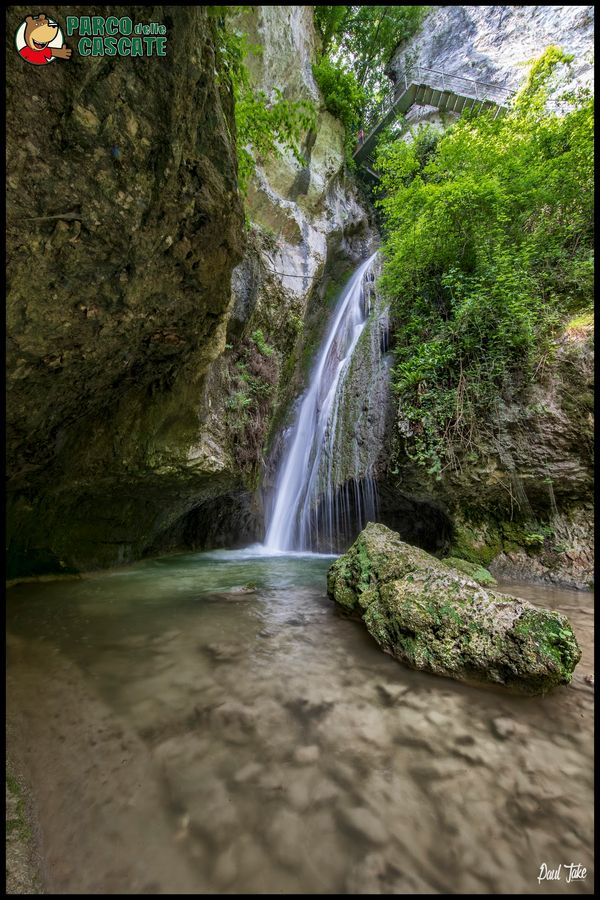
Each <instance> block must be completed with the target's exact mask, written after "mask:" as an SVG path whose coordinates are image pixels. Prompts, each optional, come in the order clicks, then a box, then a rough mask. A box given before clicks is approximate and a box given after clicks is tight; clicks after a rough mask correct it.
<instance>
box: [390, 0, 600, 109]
mask: <svg viewBox="0 0 600 900" xmlns="http://www.w3.org/2000/svg"><path fill="white" fill-rule="evenodd" d="M551 44H556V45H558V46H560V47H562V48H563V50H564V51H565V53H572V54H573V55H574V57H575V59H574V60H573V63H572V65H571V66H570V69H569V74H568V77H567V78H566V80H565V83H564V85H563V86H562V88H561V91H564V90H572V89H575V88H578V87H584V86H585V87H591V86H593V80H594V7H593V6H432V7H431V8H430V12H429V14H428V15H427V16H426V17H425V19H424V20H423V23H422V25H421V28H420V29H419V31H418V32H417V33H416V34H415V36H414V37H413V38H411V39H410V40H409V41H406V42H405V43H404V44H402V45H401V46H399V47H398V49H397V51H396V53H395V54H394V56H393V58H392V59H391V60H390V62H389V64H388V66H387V74H388V75H389V76H390V77H391V78H392V79H394V80H395V79H396V78H397V77H400V76H401V75H402V73H404V72H405V71H406V70H407V69H410V68H411V66H423V67H424V68H429V69H436V70H438V71H440V72H444V73H446V74H448V75H459V76H461V77H462V78H471V79H473V80H474V81H481V82H488V83H490V84H495V85H499V86H501V87H504V88H508V89H509V90H517V89H518V88H519V87H521V85H522V84H523V82H524V80H525V78H526V77H527V72H528V68H529V67H528V63H529V62H531V61H532V60H533V59H535V58H536V57H538V56H539V55H540V54H541V53H543V51H544V50H545V49H546V47H549V46H550V45H551ZM559 93H560V91H557V92H556V93H555V94H553V95H551V96H558V94H559ZM456 118H457V116H456V114H455V113H452V112H445V113H443V114H441V115H440V113H439V111H438V110H436V109H435V108H434V107H432V106H426V107H424V106H414V107H413V108H412V109H411V110H410V111H409V113H408V115H407V121H409V122H417V121H418V122H430V123H432V124H443V123H444V122H451V121H453V120H454V119H456Z"/></svg>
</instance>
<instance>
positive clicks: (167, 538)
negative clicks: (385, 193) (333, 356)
mask: <svg viewBox="0 0 600 900" xmlns="http://www.w3.org/2000/svg"><path fill="white" fill-rule="evenodd" d="M233 23H234V27H235V28H236V29H238V30H239V31H241V32H244V33H245V34H247V36H248V42H249V44H250V45H260V46H261V47H262V51H261V52H260V53H249V54H248V56H247V58H246V64H247V66H248V69H249V71H250V76H251V81H252V84H253V86H254V87H255V88H256V90H261V91H264V93H265V94H266V95H267V96H268V97H271V96H274V89H276V88H278V89H284V96H285V98H286V99H288V100H292V101H298V100H309V101H312V102H313V103H314V104H315V107H316V110H317V123H316V127H315V129H314V130H312V131H309V132H307V133H306V134H305V135H304V136H303V138H302V141H301V150H302V154H303V156H304V160H305V162H304V164H302V163H299V162H298V161H297V160H296V159H295V158H294V156H293V154H292V153H291V152H288V151H284V152H283V153H282V155H281V156H280V157H278V158H275V157H269V158H266V159H259V160H257V167H256V172H255V175H254V177H253V179H252V181H251V183H250V186H249V191H248V198H247V213H248V217H249V218H250V220H251V225H250V230H249V234H248V244H247V249H246V254H245V256H244V259H243V261H242V262H241V263H240V264H239V265H238V266H237V267H236V268H235V269H234V271H233V277H232V308H231V314H230V319H229V323H228V327H227V347H226V350H225V352H224V353H223V354H222V355H221V356H220V357H219V359H218V360H216V361H215V363H214V364H213V365H212V366H211V370H210V373H209V376H208V377H207V379H206V382H205V386H204V390H203V394H202V399H201V404H200V412H199V429H198V435H197V439H196V441H195V448H196V449H195V450H194V452H195V453H198V454H199V455H201V456H203V457H205V458H211V459H212V461H213V465H214V471H213V477H215V478H220V479H221V480H222V481H223V483H226V482H227V483H229V484H232V485H233V488H232V489H231V490H228V492H227V495H225V494H219V495H218V496H217V497H215V498H214V499H212V498H209V497H206V498H201V499H200V502H199V504H198V505H197V506H196V507H195V509H194V510H192V511H190V512H189V513H188V512H186V513H185V514H184V515H183V516H182V517H181V518H180V520H178V521H177V522H176V523H175V524H174V526H173V527H171V528H170V529H169V530H168V532H165V533H164V534H162V535H160V536H159V542H160V541H162V545H163V546H164V547H171V546H173V547H176V546H180V547H181V546H188V547H190V548H194V549H196V548H205V547H208V546H223V547H227V546H229V547H231V546H236V545H244V544H248V543H251V542H252V541H257V540H261V539H262V537H263V535H264V530H263V529H264V522H263V520H264V512H263V505H262V493H261V492H257V491H256V488H257V486H258V484H259V481H260V482H261V483H262V485H263V487H264V492H265V495H267V496H268V495H269V492H270V490H271V488H272V481H273V475H274V472H275V470H276V466H277V462H278V459H279V455H280V451H281V446H282V441H281V432H282V426H283V425H284V424H285V421H286V416H289V414H290V411H291V407H292V404H293V402H294V400H295V399H296V398H297V397H298V395H299V394H300V393H301V392H302V389H303V387H304V385H305V383H306V377H307V375H308V371H309V368H310V362H311V360H312V358H313V357H314V353H315V351H316V348H317V345H318V343H319V341H320V338H321V336H322V334H323V330H324V327H325V325H326V322H327V318H328V316H329V315H330V313H331V312H332V310H333V306H334V304H335V301H336V299H337V297H338V295H339V291H340V289H341V287H342V285H343V282H344V280H345V277H346V276H347V275H348V274H349V273H350V272H351V271H353V270H354V269H355V268H356V265H357V264H358V263H359V261H360V260H361V259H363V258H366V257H367V256H369V255H370V253H372V252H373V249H374V246H373V244H374V238H375V234H374V229H373V226H372V224H371V222H370V220H369V214H368V212H367V210H366V209H365V204H364V203H363V202H362V201H361V198H360V196H359V193H358V190H357V187H356V184H355V183H354V181H353V180H352V179H351V178H349V177H347V176H346V175H345V166H344V129H343V126H342V124H341V123H340V122H339V121H338V120H337V119H335V118H334V117H333V116H331V115H330V114H329V113H328V112H327V111H326V110H325V108H324V107H323V105H322V99H321V96H320V93H319V89H318V87H317V85H316V83H315V80H314V77H313V74H312V63H313V62H314V61H315V58H316V43H317V37H316V34H315V30H314V26H313V12H312V8H311V7H307V6H275V7H270V6H257V7H245V8H241V11H240V12H239V13H237V14H236V16H235V18H234V19H233ZM257 333H258V334H259V337H258V342H257ZM265 345H266V349H265Z"/></svg>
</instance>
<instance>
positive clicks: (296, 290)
mask: <svg viewBox="0 0 600 900" xmlns="http://www.w3.org/2000/svg"><path fill="white" fill-rule="evenodd" d="M144 9H145V8H144ZM29 12H30V10H29V9H26V8H24V7H13V8H12V9H11V12H10V16H9V18H10V22H9V26H10V27H9V29H8V31H9V32H10V39H11V41H12V35H13V33H14V30H15V28H16V27H17V25H18V23H19V22H20V21H21V20H22V18H23V17H24V16H25V15H26V14H27V13H29ZM79 12H81V13H82V14H84V13H85V10H83V8H82V10H78V8H75V7H74V8H72V9H71V8H70V9H69V13H70V14H73V15H78V14H79ZM95 12H96V13H97V14H98V15H102V14H108V12H110V13H111V14H115V8H113V7H111V8H110V10H108V8H107V9H104V8H98V9H96V10H95ZM122 14H123V15H129V16H131V17H132V18H133V19H134V20H136V21H137V20H139V19H147V18H148V13H147V12H143V11H142V9H141V8H133V7H132V8H125V7H123V8H122ZM136 16H137V19H136ZM151 17H152V19H153V20H154V21H161V22H163V23H164V24H165V25H166V27H167V34H168V47H169V52H168V54H167V57H165V58H157V57H153V58H141V59H140V58H136V59H127V58H114V57H113V58H109V57H104V58H96V59H91V58H87V59H83V58H81V57H79V56H78V55H77V54H76V53H74V54H73V56H72V58H71V59H70V60H69V61H62V60H61V61H59V63H58V64H57V65H53V66H50V67H47V68H48V70H47V71H39V70H38V67H34V66H30V65H26V64H25V63H24V62H23V60H21V59H20V58H19V56H18V55H17V54H15V53H14V51H13V50H12V44H11V49H10V51H8V52H7V59H8V66H7V88H8V123H7V124H8V129H7V133H8V135H9V154H8V195H7V196H8V281H9V295H8V331H9V335H8V338H9V343H8V445H7V446H8V465H9V503H8V526H9V560H10V561H9V574H10V575H11V576H20V575H28V574H35V573H42V572H67V571H72V570H79V569H87V568H94V567H97V566H105V565H112V564H115V563H117V562H124V561H130V560H133V559H136V558H139V557H140V556H141V555H144V554H145V553H149V552H155V551H158V550H162V549H165V548H167V547H169V546H177V547H180V546H182V545H183V546H185V545H193V546H196V545H198V543H199V544H200V545H203V544H204V543H205V542H206V540H207V539H208V536H209V535H210V541H211V543H214V542H216V543H217V544H218V543H219V542H220V535H221V538H222V541H221V542H223V541H225V540H226V541H227V542H230V541H232V540H236V539H237V540H240V541H244V540H245V539H246V538H252V539H256V538H260V536H261V535H260V528H261V512H260V504H259V505H258V506H257V500H256V498H255V497H254V495H253V493H252V490H251V489H252V488H254V487H256V484H257V479H258V476H259V474H260V470H261V466H262V465H263V457H264V450H265V446H266V441H267V438H268V434H269V430H271V432H272V433H275V429H274V427H273V425H274V416H275V415H276V414H277V411H279V413H278V415H279V416H282V415H284V414H285V410H286V409H287V407H288V405H289V403H290V401H291V399H292V397H293V396H294V395H295V393H297V391H298V389H299V386H300V384H301V380H302V377H303V373H304V374H305V370H304V369H303V366H302V359H303V352H304V355H307V354H308V352H309V350H310V347H308V348H305V350H304V351H303V349H302V346H303V345H302V341H301V340H300V339H299V333H300V331H301V330H302V329H303V326H304V324H305V322H306V321H308V331H309V333H310V334H313V333H314V334H316V333H317V332H318V330H319V327H320V323H321V321H322V320H323V318H324V315H325V314H326V312H327V303H326V301H327V299H328V297H329V295H330V294H332V293H333V290H332V288H331V279H333V278H339V277H340V276H341V275H342V274H343V272H344V271H346V270H347V269H348V268H350V267H352V265H353V262H354V261H355V260H357V259H358V258H360V257H361V256H362V255H364V254H365V253H366V246H367V243H368V241H369V240H370V238H371V233H370V231H369V223H368V217H367V214H366V212H365V210H364V209H363V208H362V206H361V204H360V202H359V199H358V196H357V194H356V189H355V187H354V185H353V183H352V181H351V180H348V178H347V177H345V175H344V165H343V128H342V126H341V125H340V123H339V122H337V121H336V120H335V119H334V118H333V117H331V116H330V115H329V114H328V113H327V112H326V111H325V110H324V108H322V103H321V99H320V96H319V92H318V89H317V86H316V84H315V82H314V79H313V76H312V68H311V66H312V62H313V61H314V58H315V49H316V36H315V33H314V29H313V24H312V9H311V8H310V7H248V8H246V9H245V10H244V11H243V12H242V14H241V15H240V17H239V21H238V26H239V28H240V29H241V30H244V31H246V32H248V34H249V39H250V42H251V43H258V44H261V46H262V52H261V53H260V54H257V55H255V56H254V55H251V56H249V58H248V64H249V66H250V69H251V74H252V78H253V83H254V84H255V85H256V86H257V87H259V88H261V89H263V90H264V91H265V92H266V93H267V94H268V95H270V94H271V93H272V92H273V89H274V88H275V87H279V88H282V89H283V90H284V93H285V96H286V97H288V98H289V99H302V98H307V99H311V100H313V101H314V102H315V104H316V106H317V108H318V110H319V112H318V122H317V127H316V128H315V130H314V131H311V132H310V133H309V134H306V135H305V138H304V141H303V144H302V149H303V153H304V157H305V160H306V163H305V165H299V164H298V163H297V162H296V161H295V160H294V158H293V157H292V156H291V154H287V153H284V154H283V155H282V157H281V158H280V159H277V160H259V161H258V163H259V164H258V167H257V172H256V176H255V178H254V180H253V182H252V184H251V187H250V191H249V198H248V203H247V212H246V213H245V211H244V208H243V201H242V198H241V197H240V196H239V193H238V190H237V172H236V155H235V126H234V121H233V109H232V97H231V92H230V89H229V87H228V85H227V82H226V79H225V78H222V77H221V76H220V75H219V73H218V72H216V71H215V49H214V48H215V37H216V35H215V32H214V27H213V24H212V20H211V17H210V15H209V14H208V12H207V8H206V7H194V8H191V7H186V8H179V7H177V8H170V7H165V8H164V9H163V8H161V7H155V8H153V9H152V16H151ZM7 40H8V37H7ZM40 114H42V115H43V127H40ZM245 216H247V217H248V218H249V219H250V220H251V223H250V227H249V228H248V227H246V225H245V224H244V218H245ZM245 248H247V249H245ZM232 273H233V277H232ZM32 285H33V287H32ZM328 291H329V293H328ZM307 316H308V319H307ZM232 519H233V525H232ZM198 522H199V523H201V527H199V526H197V525H196V524H195V523H198ZM220 522H223V523H224V524H223V528H222V529H220V525H219V523H220ZM232 528H233V531H232Z"/></svg>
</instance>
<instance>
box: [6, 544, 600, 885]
mask: <svg viewBox="0 0 600 900" xmlns="http://www.w3.org/2000/svg"><path fill="white" fill-rule="evenodd" d="M331 560H332V557H324V556H318V555H310V554H283V553H274V554H270V555H265V553H264V550H263V548H260V547H258V548H249V549H248V550H246V551H215V552H211V553H197V554H185V555H175V556H168V557H163V558H160V559H154V560H147V561H143V562H140V563H136V564H135V565H132V566H129V567H127V568H123V569H119V570H114V571H111V572H107V573H102V574H97V575H96V574H94V575H88V576H86V577H83V578H81V579H80V580H74V581H54V582H47V583H22V584H18V585H15V586H14V587H12V588H11V589H10V590H9V592H8V610H7V615H8V705H9V720H10V721H11V723H12V725H13V726H14V733H15V735H16V737H15V738H14V741H15V744H14V746H13V747H12V748H11V750H12V752H13V755H15V756H16V757H17V758H19V759H20V760H21V762H22V764H23V769H24V771H25V772H26V773H27V777H28V780H29V783H30V786H31V790H32V793H33V797H34V798H35V807H36V811H37V818H38V824H39V836H40V844H41V852H42V859H43V862H44V873H43V874H44V878H45V882H46V891H47V892H49V893H62V892H64V893H77V892H80V893H101V892H107V893H159V894H160V893H208V892H215V893H261V892H265V893H321V892H322V893H427V892H430V893H438V892H449V893H461V892H466V893H469V892H471V893H478V892H481V893H516V892H527V893H548V892H554V893H565V892H568V893H571V892H573V893H592V892H593V888H594V881H593V849H592V848H593V691H594V689H593V678H591V677H590V676H591V673H592V671H593V656H592V646H593V598H592V595H591V594H587V593H578V592H574V591H566V590H558V589H552V588H547V587H541V586H532V585H502V586H501V587H500V590H504V591H506V592H510V593H515V594H517V595H519V596H523V597H525V598H526V599H529V600H531V601H532V602H534V603H539V604H540V605H544V606H548V607H553V608H556V609H559V610H561V611H562V612H564V613H565V614H566V615H567V616H568V617H569V618H570V620H571V622H572V624H573V627H574V629H575V631H576V633H577V636H578V639H579V641H580V643H581V646H582V649H583V658H582V661H581V663H580V664H579V666H578V667H577V669H576V671H575V676H574V679H573V683H572V684H571V685H570V686H569V687H566V688H561V689H559V690H557V691H555V692H554V693H552V694H551V695H548V696H546V697H543V698H526V697H517V696H513V695H510V694H507V693H505V692H503V691H501V690H499V689H493V688H486V687H481V688H478V687H467V686H465V685H462V684H460V683H458V682H454V681H451V680H448V679H444V678H439V677H435V676H430V675H426V674H424V673H419V672H413V671H411V670H409V669H407V668H405V667H403V666H402V665H401V664H399V663H398V662H396V661H395V660H393V659H391V658H390V657H388V656H385V655H384V654H383V653H382V652H381V651H380V650H379V648H378V647H377V645H376V644H375V642H374V641H373V640H372V639H371V638H370V636H369V635H368V633H367V632H366V629H365V628H364V627H363V626H362V624H361V623H359V622H355V621H351V620H348V619H345V618H343V617H341V616H340V614H339V613H338V612H337V611H336V609H335V607H334V604H333V603H332V602H331V601H330V600H329V599H328V598H327V595H326V588H325V576H326V571H327V568H328V566H329V565H330V564H331ZM586 676H587V680H586ZM590 682H591V683H590ZM11 731H12V729H11ZM578 863H579V864H581V866H583V867H585V868H586V869H587V874H586V877H585V879H579V880H577V881H572V882H571V883H569V884H567V883H566V879H567V877H568V871H569V870H568V869H566V868H565V867H566V866H567V865H569V864H578ZM542 864H544V865H545V866H546V867H547V870H552V869H556V868H557V867H558V866H559V865H562V874H561V876H560V878H559V879H558V880H541V881H540V882H538V876H539V875H540V870H541V867H542Z"/></svg>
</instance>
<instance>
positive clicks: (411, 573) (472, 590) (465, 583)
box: [327, 523, 581, 694]
mask: <svg viewBox="0 0 600 900" xmlns="http://www.w3.org/2000/svg"><path fill="white" fill-rule="evenodd" d="M327 591H328V594H329V596H330V597H331V599H333V600H334V601H335V602H336V603H338V604H339V605H340V606H341V607H342V609H344V610H345V611H346V612H348V613H350V614H353V615H355V616H358V617H360V618H362V619H363V621H364V623H365V625H366V626H367V629H368V631H369V632H370V634H371V635H372V636H373V637H374V638H375V640H376V641H377V643H378V644H379V645H380V646H381V647H382V649H383V650H384V651H385V652H387V653H390V654H391V655H392V656H394V657H396V659H399V660H400V661H401V662H404V663H406V664H407V665H408V666H410V667H411V668H413V669H423V670H425V671H428V672H432V673H434V674H436V675H446V676H449V677H451V678H457V679H459V680H479V681H490V682H493V683H496V684H500V685H506V686H507V687H511V688H513V689H515V690H518V691H520V692H522V693H526V694H544V693H546V692H547V691H549V690H550V689H552V688H553V687H556V686H557V685H560V684H569V682H570V681H571V677H572V673H573V670H574V668H575V666H576V665H577V663H578V662H579V660H580V658H581V650H580V648H579V645H578V643H577V640H576V638H575V635H574V633H573V630H572V628H571V625H570V623H569V621H568V619H567V618H566V617H565V616H563V615H561V614H560V613H557V612H553V611H551V610H544V609H538V608H536V607H534V606H532V604H530V603H528V602H527V601H525V600H519V599H516V598H515V597H507V596H504V595H502V594H499V593H496V592H494V591H489V590H485V589H484V588H482V587H481V586H480V585H478V584H477V583H476V582H475V581H474V580H472V579H470V578H468V577H467V576H464V575H462V574H461V573H459V572H458V571H452V569H451V568H450V567H449V566H448V565H447V564H446V563H443V562H440V561H439V560H437V559H435V557H433V556H430V555H429V554H428V553H426V552H425V551H424V550H420V549H418V548H417V547H413V546H411V545H410V544H406V543H405V542H404V541H402V540H401V539H400V536H399V535H398V534H396V532H394V531H391V530H390V529H389V528H386V527H385V526H384V525H377V524H374V523H369V524H368V525H367V527H366V528H365V529H364V530H363V531H362V532H361V533H360V534H359V536H358V538H357V539H356V541H355V542H354V544H353V545H352V546H351V547H350V549H349V550H348V552H347V553H345V554H344V555H343V556H341V557H340V558H339V559H338V560H336V562H334V563H333V565H332V566H331V568H330V569H329V572H328V575H327Z"/></svg>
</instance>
